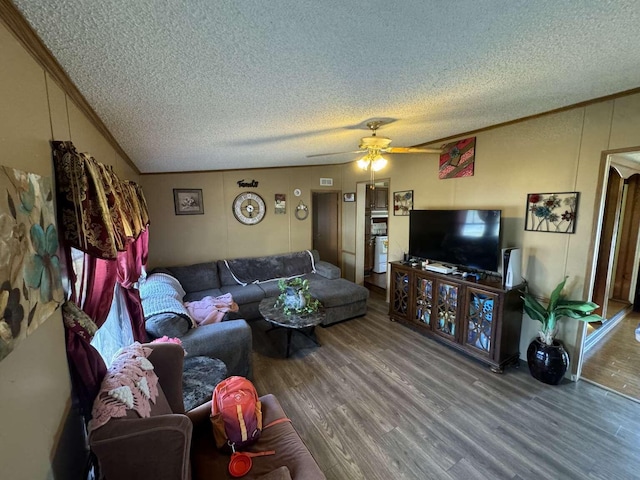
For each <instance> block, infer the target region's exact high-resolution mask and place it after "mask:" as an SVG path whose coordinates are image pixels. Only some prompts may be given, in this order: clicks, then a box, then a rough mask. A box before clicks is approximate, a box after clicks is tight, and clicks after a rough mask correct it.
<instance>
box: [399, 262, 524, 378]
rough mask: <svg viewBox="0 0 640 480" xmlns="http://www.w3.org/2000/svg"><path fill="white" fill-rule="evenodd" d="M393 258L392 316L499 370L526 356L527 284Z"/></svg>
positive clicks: (494, 369)
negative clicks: (428, 267)
mask: <svg viewBox="0 0 640 480" xmlns="http://www.w3.org/2000/svg"><path fill="white" fill-rule="evenodd" d="M470 278H471V280H468V279H464V278H462V277H461V276H458V275H452V274H448V275H444V274H440V273H436V272H431V271H427V270H422V269H421V268H420V267H411V266H410V265H406V264H403V263H402V262H391V282H390V287H389V288H390V289H391V291H390V300H389V317H390V318H391V320H397V321H399V322H403V323H405V324H409V325H412V326H416V327H418V328H419V330H420V331H421V332H423V333H425V334H427V335H428V336H430V337H432V338H435V339H437V340H440V341H442V342H443V343H445V344H447V345H449V346H451V347H453V348H455V349H457V350H460V351H462V352H464V353H466V354H467V355H470V356H472V357H474V358H476V359H478V360H480V361H482V362H484V363H486V364H488V365H489V366H490V367H491V370H492V371H494V372H496V373H502V371H503V368H504V367H505V366H506V365H508V364H511V363H516V362H517V361H518V359H519V357H520V351H519V350H520V327H521V324H522V299H521V298H520V290H521V289H522V288H523V287H524V284H523V285H520V286H517V287H515V288H512V289H505V288H504V287H503V286H502V282H501V280H500V279H498V278H491V277H488V279H486V280H478V281H476V280H475V278H474V277H470Z"/></svg>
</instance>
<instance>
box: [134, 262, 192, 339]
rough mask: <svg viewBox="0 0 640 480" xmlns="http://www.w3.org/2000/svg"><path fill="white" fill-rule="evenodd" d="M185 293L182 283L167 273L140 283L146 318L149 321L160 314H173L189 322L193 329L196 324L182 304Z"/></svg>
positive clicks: (153, 275)
mask: <svg viewBox="0 0 640 480" xmlns="http://www.w3.org/2000/svg"><path fill="white" fill-rule="evenodd" d="M184 295H185V292H184V289H183V288H182V285H180V282H179V281H178V280H177V279H176V278H174V277H172V276H171V275H168V274H166V273H154V274H152V275H149V276H148V277H147V279H146V280H145V281H144V282H141V283H140V299H141V300H142V309H143V310H144V318H145V320H148V319H149V318H151V317H152V316H153V315H158V314H159V313H173V314H175V315H179V316H181V317H184V318H185V319H187V320H189V322H190V323H191V326H192V327H195V326H196V325H195V322H194V321H193V319H192V318H191V316H190V315H189V311H188V310H187V308H186V307H185V306H184V304H183V303H182V298H183V297H184Z"/></svg>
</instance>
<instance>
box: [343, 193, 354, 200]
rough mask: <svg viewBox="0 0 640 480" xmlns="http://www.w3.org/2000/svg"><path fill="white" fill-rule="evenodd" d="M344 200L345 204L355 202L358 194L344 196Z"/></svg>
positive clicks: (344, 194) (345, 194)
mask: <svg viewBox="0 0 640 480" xmlns="http://www.w3.org/2000/svg"><path fill="white" fill-rule="evenodd" d="M342 200H343V201H345V202H355V201H356V192H349V193H343V194H342Z"/></svg>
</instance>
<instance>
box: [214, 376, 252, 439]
mask: <svg viewBox="0 0 640 480" xmlns="http://www.w3.org/2000/svg"><path fill="white" fill-rule="evenodd" d="M211 424H212V426H213V435H214V437H215V440H216V446H217V447H218V448H231V449H233V450H234V451H235V450H240V449H242V448H245V447H247V446H249V445H251V444H253V443H255V442H256V441H257V440H258V438H260V432H261V431H262V404H261V403H260V400H259V399H258V392H256V388H255V387H254V386H253V383H251V382H250V381H249V380H247V379H246V378H244V377H229V378H227V379H226V380H223V381H222V382H220V383H219V384H218V385H216V388H215V389H214V390H213V397H212V402H211Z"/></svg>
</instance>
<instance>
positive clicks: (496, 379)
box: [252, 295, 640, 480]
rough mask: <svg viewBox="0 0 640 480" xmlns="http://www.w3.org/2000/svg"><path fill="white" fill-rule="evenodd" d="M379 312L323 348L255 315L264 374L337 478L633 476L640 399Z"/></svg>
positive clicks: (267, 386)
mask: <svg viewBox="0 0 640 480" xmlns="http://www.w3.org/2000/svg"><path fill="white" fill-rule="evenodd" d="M387 310H388V306H387V304H386V303H385V302H384V299H383V298H382V297H378V296H376V295H373V296H372V298H371V300H370V302H369V312H368V314H367V315H366V316H365V317H361V318H358V319H354V320H349V321H347V322H342V323H340V324H336V325H333V326H331V327H328V328H319V329H316V331H317V337H318V339H319V341H320V343H321V344H322V345H321V346H320V347H316V346H314V345H313V343H311V341H310V340H308V339H306V338H305V337H303V336H302V335H296V334H294V345H293V349H294V350H293V351H294V353H293V354H292V356H291V357H290V358H288V359H285V358H283V357H284V348H285V335H286V334H285V332H283V331H279V330H275V331H272V332H269V333H266V332H265V330H266V329H267V328H269V326H268V325H267V324H266V322H264V321H262V320H257V321H254V322H252V329H253V332H254V339H253V342H254V377H255V384H256V387H257V388H258V391H259V393H260V394H265V393H273V394H275V395H276V396H277V397H278V399H279V400H280V402H281V403H282V406H283V407H284V409H285V411H286V412H287V414H288V415H289V416H290V418H291V419H292V421H293V424H294V426H295V427H296V429H297V430H298V432H299V433H300V435H301V436H302V438H303V439H304V441H305V443H306V444H307V446H308V447H309V449H310V450H311V452H312V453H313V455H314V457H315V458H316V460H317V461H318V463H319V465H320V467H321V468H322V470H323V471H324V472H325V474H326V475H327V478H328V479H329V480H343V479H344V480H346V479H348V480H354V479H367V480H371V479H380V480H389V479H421V480H422V479H465V480H467V479H514V480H525V479H536V480H540V479H632V478H639V472H640V404H639V403H636V402H633V401H631V400H629V399H626V398H624V397H622V396H619V395H616V394H615V393H612V392H609V391H607V390H604V389H601V388H598V387H596V386H594V385H591V384H589V383H586V382H577V383H571V382H567V383H563V384H562V385H559V386H556V387H552V386H548V385H544V384H542V383H540V382H537V381H536V380H535V379H533V378H532V377H531V376H530V375H529V372H528V369H527V367H526V365H523V366H522V367H521V368H510V369H507V370H506V371H505V373H504V374H502V375H499V374H494V373H491V372H490V371H489V369H488V368H487V367H486V366H484V365H482V364H480V363H478V362H476V361H474V360H472V359H469V358H467V357H465V356H464V355H462V354H460V353H458V352H455V351H453V350H451V349H449V348H447V347H446V346H444V345H441V344H439V343H437V342H436V341H434V340H431V339H428V338H426V337H424V336H423V335H421V334H420V333H417V332H414V331H413V330H411V329H409V328H407V327H405V326H403V325H400V324H398V323H395V322H391V321H389V318H388V316H387Z"/></svg>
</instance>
